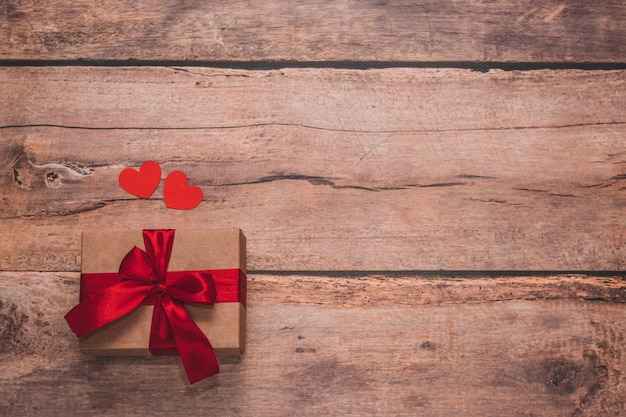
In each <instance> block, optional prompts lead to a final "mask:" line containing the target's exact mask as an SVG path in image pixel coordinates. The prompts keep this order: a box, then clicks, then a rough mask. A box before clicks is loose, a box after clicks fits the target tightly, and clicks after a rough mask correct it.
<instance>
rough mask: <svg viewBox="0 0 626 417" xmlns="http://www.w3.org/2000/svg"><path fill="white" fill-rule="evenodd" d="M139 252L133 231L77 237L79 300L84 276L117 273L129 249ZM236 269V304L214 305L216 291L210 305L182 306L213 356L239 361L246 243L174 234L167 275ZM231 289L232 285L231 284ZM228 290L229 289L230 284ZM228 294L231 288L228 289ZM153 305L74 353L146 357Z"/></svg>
mask: <svg viewBox="0 0 626 417" xmlns="http://www.w3.org/2000/svg"><path fill="white" fill-rule="evenodd" d="M134 246H137V247H138V248H140V249H145V248H144V240H143V233H142V231H141V230H138V231H88V232H84V233H83V241H82V267H81V272H82V274H85V275H81V301H82V300H83V299H84V298H85V297H86V294H85V290H84V283H85V279H89V278H88V277H89V274H100V273H117V272H118V269H119V268H120V263H121V262H122V260H123V259H124V257H125V256H126V254H127V253H128V252H129V251H130V250H131V249H132V248H133V247H134ZM201 270H240V273H239V274H238V279H237V281H238V282H236V283H235V287H236V290H237V291H238V294H237V299H238V300H239V301H238V302H219V298H220V294H219V291H220V286H219V285H217V284H216V291H217V293H218V295H217V299H218V302H216V303H215V304H214V305H212V306H199V305H193V304H185V308H186V309H187V311H188V312H189V314H190V315H191V317H192V318H193V320H194V322H195V323H196V324H197V325H198V327H199V328H200V329H201V330H202V332H203V333H204V334H205V335H206V336H207V338H208V339H209V341H210V343H211V345H212V346H213V349H214V350H215V353H216V354H217V355H227V356H239V355H241V354H242V353H243V351H244V348H245V327H246V307H245V301H246V298H245V297H246V277H245V272H246V238H245V236H244V235H243V233H242V232H241V231H240V230H175V235H174V240H173V247H172V253H171V257H170V260H169V267H168V268H167V271H168V272H172V271H201ZM231 284H232V283H231ZM231 287H232V285H231ZM231 289H232V288H231ZM153 309H154V306H153V305H140V306H139V307H137V308H136V309H135V310H133V311H132V312H130V313H129V314H127V315H125V316H123V317H122V318H120V319H117V320H116V321H114V322H112V323H109V324H106V325H105V326H103V327H101V328H99V329H97V330H95V331H93V332H91V333H89V334H87V335H85V336H82V337H81V338H80V342H79V345H80V350H81V351H82V352H83V353H85V354H90V355H107V356H112V355H118V356H124V355H150V354H151V352H150V350H149V340H150V329H151V320H152V312H153Z"/></svg>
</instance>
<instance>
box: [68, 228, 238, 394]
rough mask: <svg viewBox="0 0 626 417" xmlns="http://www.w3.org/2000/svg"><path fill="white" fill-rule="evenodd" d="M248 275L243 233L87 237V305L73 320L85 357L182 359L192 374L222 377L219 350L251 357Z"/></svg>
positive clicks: (113, 233)
mask: <svg viewBox="0 0 626 417" xmlns="http://www.w3.org/2000/svg"><path fill="white" fill-rule="evenodd" d="M245 271H246V239H245V236H244V235H243V233H242V232H241V231H240V230H206V231H204V230H144V231H89V232H84V233H83V241H82V267H81V290H80V304H79V305H77V306H76V307H75V308H74V309H73V310H72V311H70V312H69V313H68V314H67V316H66V319H68V323H70V327H71V328H72V330H74V332H75V333H76V334H77V335H78V336H79V337H80V341H79V346H80V350H81V351H82V352H83V353H85V354H91V355H150V354H153V355H162V354H177V353H178V354H180V356H181V358H182V359H183V365H185V369H186V371H187V373H188V376H190V375H189V374H190V372H191V373H193V372H196V373H197V372H198V371H195V370H196V369H198V368H202V367H204V368H205V370H204V371H201V373H202V372H204V374H205V375H196V376H195V377H193V378H192V377H191V376H190V381H192V379H195V380H199V379H202V378H203V377H205V376H208V375H206V374H207V373H208V374H211V373H217V372H219V370H217V362H216V361H215V359H211V358H210V356H211V355H212V354H213V353H212V352H213V351H214V353H216V354H218V355H229V356H232V355H235V356H238V355H241V354H242V353H243V351H244V348H245V321H246V307H245V306H246V277H245ZM112 317H113V319H112ZM195 326H197V328H196V327H195ZM198 329H199V330H200V331H201V333H202V334H200V333H198V331H197V330H198ZM204 336H206V337H204ZM205 339H206V341H205ZM209 350H210V351H212V352H211V353H209ZM212 361H213V362H214V365H211V362H212ZM186 362H187V363H186ZM206 363H209V365H206ZM213 368H215V369H213ZM192 382H194V381H192Z"/></svg>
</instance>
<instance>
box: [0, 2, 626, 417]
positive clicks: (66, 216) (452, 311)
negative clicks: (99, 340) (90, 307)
mask: <svg viewBox="0 0 626 417" xmlns="http://www.w3.org/2000/svg"><path fill="white" fill-rule="evenodd" d="M96 3H97V4H95V3H94V2H88V1H85V0H74V1H71V2H70V1H67V0H58V1H55V2H50V1H35V0H22V1H14V0H5V1H2V2H1V4H0V60H1V62H0V64H1V65H0V97H1V102H0V103H1V106H2V107H1V109H0V110H1V111H0V170H1V171H0V172H1V175H0V201H1V204H0V231H1V233H0V415H7V416H21V415H24V416H74V415H102V416H121V415H146V416H147V415H151V416H171V415H198V416H199V415H215V416H263V415H268V416H270V415H271V416H292V415H307V416H308V415H311V416H315V415H320V416H321V415H339V416H364V415H389V416H415V415H420V416H458V415H464V416H516V417H522V416H523V417H531V416H576V417H583V416H626V411H625V409H626V355H625V354H624V352H625V336H626V321H625V320H624V318H625V313H626V306H625V303H626V281H625V279H624V272H623V271H624V270H625V266H626V216H625V210H624V209H625V207H626V4H625V3H624V2H623V1H622V0H607V1H596V0H593V1H569V2H561V1H558V2H557V1H551V0H546V1H533V0H524V1H519V2H508V1H504V0H492V1H486V0H485V1H479V0H468V1H455V0H444V1H434V0H415V1H399V0H398V1H369V0H362V1H348V0H340V1H311V0H299V1H289V2H278V1H267V2H253V1H244V0H235V1H230V2H213V1H200V0H177V1H173V0H166V1H156V0H155V1H148V0H142V1H136V2H132V5H130V3H129V2H122V1H120V0H105V1H101V2H96ZM148 159H153V160H156V161H157V162H159V163H160V164H161V166H162V167H163V170H164V174H163V175H164V176H165V175H166V174H167V173H168V172H170V171H172V170H176V169H181V170H183V171H185V172H187V173H188V174H189V176H190V182H191V183H192V184H194V185H199V186H201V187H202V189H203V191H204V194H205V201H204V202H203V203H202V204H201V205H200V206H199V207H198V208H196V209H194V210H190V211H175V210H170V209H166V208H165V205H164V202H163V194H162V187H160V188H159V190H158V191H157V192H156V193H155V194H154V195H153V196H152V197H151V198H150V199H149V200H141V199H138V198H135V197H133V196H132V195H130V194H127V193H125V192H124V191H123V190H122V189H121V188H120V187H119V186H118V183H117V176H118V174H119V172H120V171H121V170H122V169H123V168H125V167H138V166H139V165H140V164H141V163H142V162H143V161H145V160H148ZM164 227H172V228H224V227H239V228H241V229H242V230H243V231H244V233H245V234H246V236H247V237H248V252H249V257H248V266H249V269H250V274H249V296H248V299H249V309H248V327H247V334H248V346H247V353H246V354H245V356H244V357H243V358H242V359H240V360H234V359H223V360H222V361H221V364H222V373H221V374H220V375H218V376H216V377H213V378H210V379H208V380H205V381H202V382H200V383H197V384H194V385H193V386H190V385H189V384H188V383H187V382H186V380H185V377H184V374H183V372H182V367H181V365H180V364H179V361H178V359H177V358H164V357H158V358H153V357H148V358H93V357H86V356H82V355H81V354H80V353H79V352H78V347H77V341H76V339H75V337H74V336H73V334H72V333H71V331H70V330H69V328H68V327H67V325H66V323H65V322H64V320H63V315H64V314H65V313H66V312H67V311H68V310H69V309H70V308H71V307H72V306H73V305H74V304H75V303H76V301H77V297H78V283H79V272H78V271H79V269H80V263H81V260H80V256H81V254H80V234H81V231H82V230H87V229H93V228H96V229H103V228H113V229H141V228H164Z"/></svg>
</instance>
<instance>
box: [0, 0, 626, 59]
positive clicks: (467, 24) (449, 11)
mask: <svg viewBox="0 0 626 417" xmlns="http://www.w3.org/2000/svg"><path fill="white" fill-rule="evenodd" d="M625 21H626V4H625V3H624V2H623V1H622V0H607V1H602V2H600V1H569V2H564V1H554V0H543V1H538V0H530V1H519V2H515V1H513V2H512V1H505V0H496V1H483V0H468V1H458V0H456V1H455V0H444V1H435V0H418V1H411V2H407V1H391V2H387V1H347V0H343V1H324V2H320V1H314V0H306V1H302V0H301V1H289V2H269V1H264V2H252V1H248V0H235V1H228V2H223V1H222V2H216V1H212V2H211V1H209V2H207V1H203V0H185V1H182V2H181V1H180V0H164V1H146V0H142V1H135V2H133V3H132V5H129V4H128V3H127V2H123V1H120V0H106V1H100V2H97V3H95V4H94V2H91V1H87V0H72V1H69V0H60V1H56V2H54V5H52V4H50V2H42V1H36V0H22V1H15V0H5V1H3V2H2V5H0V39H1V41H0V57H1V58H2V59H35V60H41V59H52V60H68V59H70V60H74V59H92V60H127V59H133V60H187V61H189V60H192V61H240V62H251V61H252V62H254V61H256V62H259V61H267V60H275V61H300V62H310V61H326V62H329V61H330V62H332V61H410V62H423V61H448V62H449V61H482V62H494V61H502V62H519V61H530V62H559V61H562V62H598V61H600V62H603V61H604V62H622V63H623V62H626V43H625V42H624V39H625V38H626V25H625V24H624V22H625Z"/></svg>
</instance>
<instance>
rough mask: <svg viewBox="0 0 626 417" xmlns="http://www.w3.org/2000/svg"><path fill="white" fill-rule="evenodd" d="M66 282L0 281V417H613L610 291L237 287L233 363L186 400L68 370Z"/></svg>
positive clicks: (124, 372) (616, 335) (150, 367)
mask: <svg viewBox="0 0 626 417" xmlns="http://www.w3.org/2000/svg"><path fill="white" fill-rule="evenodd" d="M78 280H79V278H78V274H77V273H35V272H26V273H15V272H13V273H11V272H6V273H0V343H1V344H0V346H2V350H1V351H0V352H1V355H0V365H1V366H0V415H7V416H13V415H29V416H38V415H41V416H67V415H105V416H109V415H110V416H113V415H115V416H118V415H183V414H184V415H192V416H193V415H198V416H199V415H220V416H237V415H250V416H259V415H278V416H292V415H342V416H343V415H349V416H363V415H394V416H395V415H397V416H414V415H423V416H457V415H471V416H482V415H485V416H488V415H498V416H530V415H532V416H539V415H546V416H548V415H549V416H600V415H607V416H609V415H610V416H619V415H624V414H623V410H624V407H625V406H626V404H625V397H624V391H625V389H626V378H625V375H626V356H624V355H623V354H622V352H623V345H624V338H625V335H626V322H625V321H624V320H620V319H617V318H618V317H620V316H621V315H622V314H623V311H624V303H626V282H625V281H624V280H623V279H622V278H620V277H610V276H606V277H601V276H587V275H557V276H550V277H541V276H509V277H497V276H496V277H485V276H475V277H471V278H468V277H465V278H462V277H461V278H452V277H438V276H420V275H407V274H399V275H384V274H383V275H365V276H354V277H330V276H311V275H272V274H251V275H250V277H249V284H250V285H249V307H248V317H249V320H248V349H247V352H246V354H245V355H244V356H243V358H242V359H240V360H235V359H230V360H222V373H221V374H220V375H219V376H217V377H215V378H211V379H208V380H205V381H202V382H200V383H198V384H195V385H193V386H190V385H188V384H187V383H186V381H185V376H184V374H183V373H182V370H181V366H180V364H179V363H178V359H177V358H163V357H161V358H142V359H138V358H115V359H111V358H93V357H85V356H81V355H80V354H79V353H78V352H77V349H76V341H75V340H74V338H73V335H72V334H71V332H70V330H69V329H68V328H67V326H66V324H65V322H64V321H63V319H62V316H63V314H64V313H65V312H66V311H67V309H69V308H70V307H71V306H72V305H73V304H74V303H75V301H76V300H75V299H76V293H77V292H78ZM165 387H167V389H166V390H165V391H163V389H164V388H165Z"/></svg>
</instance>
